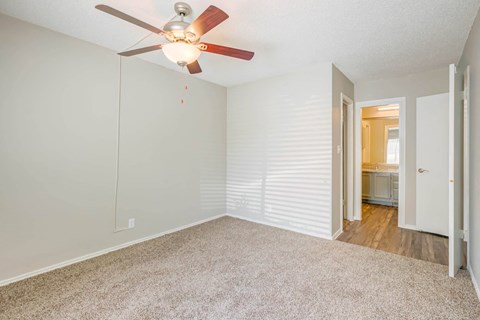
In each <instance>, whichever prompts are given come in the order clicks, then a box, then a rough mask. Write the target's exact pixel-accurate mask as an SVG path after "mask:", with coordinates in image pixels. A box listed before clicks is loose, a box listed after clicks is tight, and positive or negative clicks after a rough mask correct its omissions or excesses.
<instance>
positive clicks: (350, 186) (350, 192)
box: [339, 92, 354, 232]
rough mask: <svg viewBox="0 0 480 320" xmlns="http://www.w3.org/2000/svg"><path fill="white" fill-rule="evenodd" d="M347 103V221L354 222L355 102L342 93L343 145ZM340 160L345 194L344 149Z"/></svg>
mask: <svg viewBox="0 0 480 320" xmlns="http://www.w3.org/2000/svg"><path fill="white" fill-rule="evenodd" d="M344 102H346V103H347V105H348V107H347V110H348V111H347V115H346V117H347V159H346V161H347V168H348V169H347V219H348V220H350V221H353V220H354V214H353V203H354V183H353V170H354V153H353V152H354V149H353V145H354V143H353V142H354V141H353V136H354V134H353V113H354V110H353V109H354V103H353V100H352V99H351V98H350V97H348V96H347V95H346V94H344V93H343V92H342V93H340V106H341V108H340V123H341V136H340V137H341V138H340V139H341V140H340V141H341V142H342V143H343V139H344V137H343V131H344V128H343V124H344V121H343V120H344V117H345V115H344V114H343V103H344ZM340 158H341V159H342V161H341V165H342V170H341V172H340V190H339V191H340V194H343V181H344V177H343V162H344V161H345V159H344V150H343V148H342V150H341V155H340ZM340 217H341V219H340V221H341V223H340V230H341V231H342V232H343V197H340Z"/></svg>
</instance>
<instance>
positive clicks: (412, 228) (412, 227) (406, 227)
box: [398, 224, 419, 231]
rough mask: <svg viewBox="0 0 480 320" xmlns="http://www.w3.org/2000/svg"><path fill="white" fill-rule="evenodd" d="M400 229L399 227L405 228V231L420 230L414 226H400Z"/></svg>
mask: <svg viewBox="0 0 480 320" xmlns="http://www.w3.org/2000/svg"><path fill="white" fill-rule="evenodd" d="M398 227H399V228H403V229H409V230H415V231H419V230H418V229H417V226H414V225H413V224H404V225H399V226H398Z"/></svg>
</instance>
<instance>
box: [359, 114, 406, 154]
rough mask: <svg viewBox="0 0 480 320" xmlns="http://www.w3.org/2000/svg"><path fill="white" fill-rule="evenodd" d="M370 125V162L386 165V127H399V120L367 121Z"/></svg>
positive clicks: (379, 119) (377, 119)
mask: <svg viewBox="0 0 480 320" xmlns="http://www.w3.org/2000/svg"><path fill="white" fill-rule="evenodd" d="M364 121H366V122H368V123H369V124H370V162H371V163H385V162H386V159H385V142H386V137H385V127H386V126H398V119H382V118H376V119H367V120H364Z"/></svg>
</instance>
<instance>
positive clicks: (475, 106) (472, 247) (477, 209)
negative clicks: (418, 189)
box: [458, 15, 480, 298]
mask: <svg viewBox="0 0 480 320" xmlns="http://www.w3.org/2000/svg"><path fill="white" fill-rule="evenodd" d="M468 65H470V72H471V74H470V77H471V78H470V166H471V167H470V216H469V224H470V226H469V227H470V239H469V243H468V245H469V257H468V258H469V264H470V272H471V273H472V275H473V277H474V278H475V279H476V285H477V293H478V294H479V298H480V291H479V287H480V198H479V197H478V195H479V194H480V91H479V90H478V88H479V87H480V15H477V17H476V19H475V23H474V24H473V27H472V30H471V31H470V35H469V37H468V40H467V43H466V45H465V49H464V51H463V55H462V58H461V59H460V62H459V66H458V72H460V73H461V74H463V72H464V70H465V68H466V66H468Z"/></svg>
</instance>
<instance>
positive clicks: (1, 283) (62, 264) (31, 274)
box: [0, 214, 226, 287]
mask: <svg viewBox="0 0 480 320" xmlns="http://www.w3.org/2000/svg"><path fill="white" fill-rule="evenodd" d="M224 216H226V214H221V215H217V216H214V217H210V218H207V219H203V220H200V221H196V222H193V223H190V224H187V225H184V226H180V227H178V228H174V229H170V230H167V231H164V232H160V233H156V234H154V235H151V236H147V237H144V238H141V239H137V240H133V241H129V242H126V243H122V244H119V245H117V246H114V247H110V248H107V249H103V250H100V251H97V252H93V253H89V254H86V255H84V256H81V257H77V258H73V259H70V260H67V261H63V262H59V263H56V264H53V265H51V266H48V267H44V268H41V269H37V270H34V271H31V272H27V273H24V274H21V275H19V276H15V277H13V278H9V279H5V280H1V281H0V287H2V286H6V285H8V284H10V283H13V282H17V281H20V280H24V279H27V278H31V277H34V276H36V275H39V274H42V273H46V272H49V271H53V270H55V269H59V268H63V267H66V266H69V265H71V264H74V263H77V262H80V261H85V260H88V259H92V258H95V257H98V256H101V255H104V254H107V253H109V252H112V251H117V250H120V249H123V248H126V247H130V246H133V245H134V244H138V243H141V242H145V241H148V240H152V239H155V238H158V237H161V236H164V235H167V234H170V233H174V232H177V231H181V230H184V229H188V228H191V227H194V226H196V225H199V224H202V223H205V222H208V221H212V220H216V219H218V218H221V217H224Z"/></svg>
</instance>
